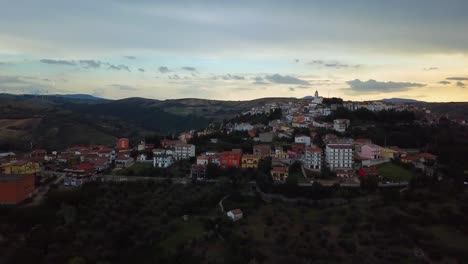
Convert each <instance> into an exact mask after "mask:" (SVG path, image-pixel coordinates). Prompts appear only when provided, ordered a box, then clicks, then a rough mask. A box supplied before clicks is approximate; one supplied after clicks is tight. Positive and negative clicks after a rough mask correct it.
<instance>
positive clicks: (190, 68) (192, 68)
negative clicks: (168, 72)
mask: <svg viewBox="0 0 468 264" xmlns="http://www.w3.org/2000/svg"><path fill="white" fill-rule="evenodd" d="M182 70H185V71H191V72H196V71H197V69H196V68H195V67H188V66H186V67H182Z"/></svg>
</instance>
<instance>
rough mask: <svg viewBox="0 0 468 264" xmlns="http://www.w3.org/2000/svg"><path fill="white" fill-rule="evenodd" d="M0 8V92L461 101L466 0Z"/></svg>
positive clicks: (131, 1) (60, 0)
mask: <svg viewBox="0 0 468 264" xmlns="http://www.w3.org/2000/svg"><path fill="white" fill-rule="evenodd" d="M0 6H1V8H0V93H15V94H19V93H33V94H56V93H60V94H69V93H86V94H91V95H95V96H101V97H105V98H112V99H118V98H125V97H147V98H155V99H171V98H186V97H196V98H207V99H222V100H243V99H253V98H259V97H273V96H281V97H303V96H306V95H313V93H314V92H315V90H318V91H319V93H321V94H322V95H323V96H337V97H342V98H344V99H348V100H373V99H382V98H390V97H403V98H412V99H418V100H423V101H468V1H465V0H446V1H440V0H437V1H435V0H392V1H381V0H354V1H349V0H341V1H338V0H332V1H329V0H327V1H324V0H323V1H318V0H307V1H275V0H268V1H266V0H265V1H255V0H249V1H247V0H246V1H244V0H236V1H232V0H230V1H227V0H216V1H215V0H213V1H189V0H187V1H181V0H173V1H150V0H93V1H91V0H80V1H67V0H41V1H37V0H29V1H25V0H15V1H7V0H0Z"/></svg>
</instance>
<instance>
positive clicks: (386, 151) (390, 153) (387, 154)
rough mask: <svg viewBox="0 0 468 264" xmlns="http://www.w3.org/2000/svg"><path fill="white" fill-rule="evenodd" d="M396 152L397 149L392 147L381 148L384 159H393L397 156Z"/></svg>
mask: <svg viewBox="0 0 468 264" xmlns="http://www.w3.org/2000/svg"><path fill="white" fill-rule="evenodd" d="M395 153H397V151H396V150H393V149H390V148H381V149H380V156H381V157H382V158H383V159H393V157H394V156H395Z"/></svg>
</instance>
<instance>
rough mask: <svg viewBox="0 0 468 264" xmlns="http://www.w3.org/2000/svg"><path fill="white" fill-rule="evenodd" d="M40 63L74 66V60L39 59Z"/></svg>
mask: <svg viewBox="0 0 468 264" xmlns="http://www.w3.org/2000/svg"><path fill="white" fill-rule="evenodd" d="M40 62H42V63H46V64H54V65H66V66H75V65H76V62H74V61H71V60H51V59H42V60H40Z"/></svg>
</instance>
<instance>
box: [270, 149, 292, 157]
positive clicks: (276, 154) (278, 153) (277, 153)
mask: <svg viewBox="0 0 468 264" xmlns="http://www.w3.org/2000/svg"><path fill="white" fill-rule="evenodd" d="M273 157H274V158H278V159H287V158H289V154H288V152H286V151H284V150H283V149H282V148H277V149H275V152H274V154H273Z"/></svg>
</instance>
